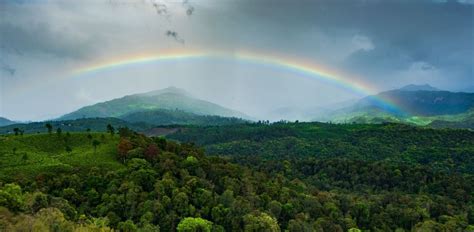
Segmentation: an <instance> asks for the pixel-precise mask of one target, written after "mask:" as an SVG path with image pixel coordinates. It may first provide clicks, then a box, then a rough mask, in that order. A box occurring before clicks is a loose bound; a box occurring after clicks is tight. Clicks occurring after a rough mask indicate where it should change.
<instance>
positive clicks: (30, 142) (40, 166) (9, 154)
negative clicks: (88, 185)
mask: <svg viewBox="0 0 474 232" xmlns="http://www.w3.org/2000/svg"><path fill="white" fill-rule="evenodd" d="M91 135H92V136H93V139H96V140H98V141H100V143H101V144H100V145H99V146H98V147H97V151H96V152H95V153H94V148H93V146H92V145H91V140H90V139H88V138H87V133H71V135H70V137H69V139H68V141H69V142H68V144H69V146H70V147H71V148H72V152H70V153H68V152H66V142H65V138H66V135H65V134H62V135H61V138H60V139H58V135H57V134H51V135H49V134H37V135H24V136H13V135H9V136H0V180H7V179H10V178H13V179H23V178H31V177H34V176H35V175H36V174H37V173H39V172H42V171H51V172H55V171H61V170H74V171H78V172H81V171H83V170H88V169H89V168H91V167H99V168H101V169H116V168H118V167H120V166H121V164H120V163H119V162H117V161H116V160H115V150H116V144H117V142H118V136H115V137H113V138H112V137H111V136H110V135H107V134H102V133H91ZM102 135H104V136H102ZM14 148H16V152H15V153H14V152H13V150H14ZM25 155H26V157H27V158H26V159H25V158H24V157H25Z"/></svg>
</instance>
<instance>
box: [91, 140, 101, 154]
mask: <svg viewBox="0 0 474 232" xmlns="http://www.w3.org/2000/svg"><path fill="white" fill-rule="evenodd" d="M99 145H100V142H99V140H97V139H94V141H92V146H93V147H94V154H96V151H97V146H99Z"/></svg>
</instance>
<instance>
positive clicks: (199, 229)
mask: <svg viewBox="0 0 474 232" xmlns="http://www.w3.org/2000/svg"><path fill="white" fill-rule="evenodd" d="M176 229H177V231H178V232H210V231H211V230H212V222H210V221H208V220H206V219H202V218H193V217H187V218H185V219H183V220H181V222H179V224H178V227H176Z"/></svg>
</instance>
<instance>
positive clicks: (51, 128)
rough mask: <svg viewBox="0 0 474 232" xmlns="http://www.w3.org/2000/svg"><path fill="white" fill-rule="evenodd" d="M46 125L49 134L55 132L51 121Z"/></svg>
mask: <svg viewBox="0 0 474 232" xmlns="http://www.w3.org/2000/svg"><path fill="white" fill-rule="evenodd" d="M45 127H46V128H47V129H48V134H51V133H52V132H53V125H51V123H46V125H45Z"/></svg>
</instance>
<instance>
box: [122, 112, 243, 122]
mask: <svg viewBox="0 0 474 232" xmlns="http://www.w3.org/2000/svg"><path fill="white" fill-rule="evenodd" d="M121 119H123V120H125V121H127V122H132V123H135V122H143V123H147V124H151V125H157V126H158V125H159V126H163V125H230V124H238V123H246V122H248V121H245V120H242V119H238V118H228V117H221V116H215V115H198V114H193V113H188V112H185V111H182V110H177V109H176V110H166V109H158V110H148V111H141V112H134V113H130V114H126V115H124V116H122V117H121Z"/></svg>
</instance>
